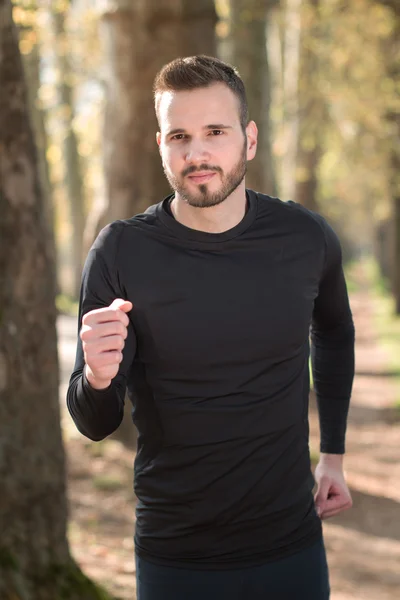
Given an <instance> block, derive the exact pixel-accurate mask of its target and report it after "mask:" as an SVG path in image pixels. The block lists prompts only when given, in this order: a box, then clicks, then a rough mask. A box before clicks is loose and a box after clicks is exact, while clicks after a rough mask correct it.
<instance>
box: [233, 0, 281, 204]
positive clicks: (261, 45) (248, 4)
mask: <svg viewBox="0 0 400 600" xmlns="http://www.w3.org/2000/svg"><path fill="white" fill-rule="evenodd" d="M276 4H277V0H263V1H260V0H230V2H229V7H230V44H229V46H230V62H231V63H232V64H233V65H234V66H235V67H237V68H238V70H239V72H240V75H241V77H242V78H243V81H244V83H245V86H246V91H247V98H248V103H249V112H250V118H251V119H254V120H255V122H256V123H257V126H258V146H257V154H256V156H255V158H254V159H253V160H252V161H251V162H250V163H249V166H248V174H247V178H246V183H247V184H248V185H249V187H251V188H254V189H256V190H259V191H261V192H264V193H268V194H270V195H275V194H276V182H275V172H274V165H273V157H272V150H271V120H270V104H271V89H270V88H271V81H270V70H269V61H268V54H267V31H268V29H267V22H268V18H269V16H270V14H271V10H272V9H273V8H274V7H275V6H276Z"/></svg>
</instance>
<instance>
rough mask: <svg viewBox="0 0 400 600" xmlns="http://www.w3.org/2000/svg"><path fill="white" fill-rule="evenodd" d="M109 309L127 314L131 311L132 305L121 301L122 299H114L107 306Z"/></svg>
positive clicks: (127, 301)
mask: <svg viewBox="0 0 400 600" xmlns="http://www.w3.org/2000/svg"><path fill="white" fill-rule="evenodd" d="M109 308H112V309H114V310H115V309H118V310H122V311H123V312H125V313H127V312H129V311H130V310H132V308H133V304H132V302H129V300H123V299H122V298H116V299H115V300H114V301H113V302H112V303H111V304H110V306H109Z"/></svg>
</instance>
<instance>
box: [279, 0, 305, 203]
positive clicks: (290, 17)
mask: <svg viewBox="0 0 400 600" xmlns="http://www.w3.org/2000/svg"><path fill="white" fill-rule="evenodd" d="M302 1H303V0H286V3H285V11H284V48H283V103H284V151H283V157H282V175H281V188H282V196H283V198H284V199H285V200H287V199H289V198H292V199H293V198H294V194H295V176H296V173H295V171H296V155H297V145H298V136H299V65H300V31H301V6H302Z"/></svg>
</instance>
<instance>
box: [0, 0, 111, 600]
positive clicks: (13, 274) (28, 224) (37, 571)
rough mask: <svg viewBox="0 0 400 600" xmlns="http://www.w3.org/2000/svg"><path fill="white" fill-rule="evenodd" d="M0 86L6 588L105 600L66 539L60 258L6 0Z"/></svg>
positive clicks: (30, 597)
mask: <svg viewBox="0 0 400 600" xmlns="http://www.w3.org/2000/svg"><path fill="white" fill-rule="evenodd" d="M0 87H1V91H2V93H1V95H0V214H1V219H0V277H1V281H0V315H1V319H0V440H1V441H0V481H1V495H0V531H1V536H0V598H1V599H2V600H16V599H17V598H18V599H23V600H55V599H58V598H61V597H63V598H69V599H70V600H100V598H103V599H104V598H105V596H104V595H103V596H100V593H99V592H98V591H97V588H96V587H95V586H94V585H93V584H92V583H91V582H90V581H89V580H88V579H87V578H85V577H84V576H83V575H82V573H81V572H80V570H79V569H78V568H77V566H76V565H75V564H74V563H73V561H72V560H71V557H70V553H69V548H68V543H67V539H66V519H67V503H66V495H65V470H64V452H63V446H62V439H61V430H60V414H59V403H58V364H57V345H56V329H55V319H56V310H55V305H54V295H55V277H54V264H53V259H52V256H51V255H50V254H49V252H48V244H47V243H46V230H47V228H46V223H45V217H44V203H43V198H42V196H41V193H40V185H39V175H38V161H37V152H36V148H35V145H34V140H33V133H32V129H31V126H30V122H29V117H28V112H29V109H28V99H27V91H26V85H25V81H24V73H23V67H22V61H21V56H20V54H19V49H18V39H17V33H16V28H15V25H14V23H13V21H12V6H11V1H10V0H0Z"/></svg>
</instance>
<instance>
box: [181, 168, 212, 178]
mask: <svg viewBox="0 0 400 600" xmlns="http://www.w3.org/2000/svg"><path fill="white" fill-rule="evenodd" d="M196 171H217V172H218V173H222V169H221V167H216V166H212V165H200V166H199V167H195V166H194V165H192V166H191V167H187V168H186V169H184V170H183V171H182V177H186V176H187V175H190V174H191V173H196Z"/></svg>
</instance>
